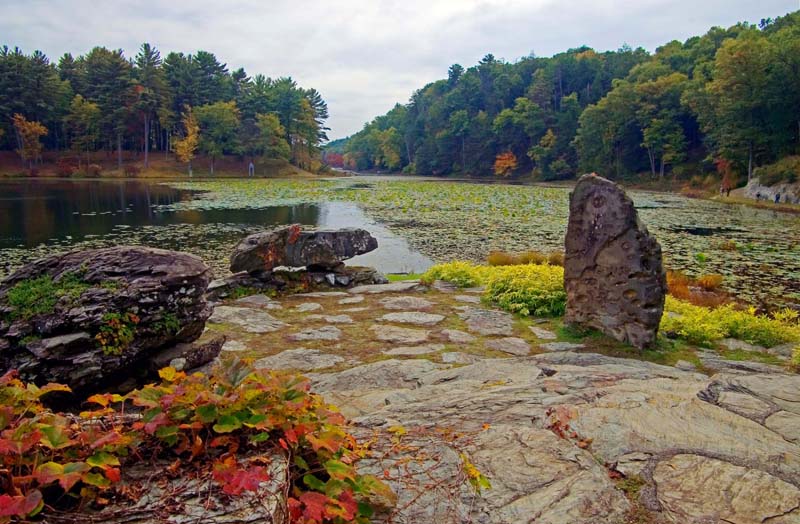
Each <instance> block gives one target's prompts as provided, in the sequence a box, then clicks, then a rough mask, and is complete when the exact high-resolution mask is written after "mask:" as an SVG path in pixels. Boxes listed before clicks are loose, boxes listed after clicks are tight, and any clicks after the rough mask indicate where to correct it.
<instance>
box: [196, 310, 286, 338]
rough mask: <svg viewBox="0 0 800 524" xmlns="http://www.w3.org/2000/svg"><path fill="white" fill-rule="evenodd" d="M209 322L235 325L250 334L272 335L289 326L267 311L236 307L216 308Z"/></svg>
mask: <svg viewBox="0 0 800 524" xmlns="http://www.w3.org/2000/svg"><path fill="white" fill-rule="evenodd" d="M208 321H209V322H210V323H212V324H235V325H237V326H240V327H241V328H243V329H244V330H245V331H247V332H248V333H272V332H275V331H278V330H280V329H283V328H285V327H286V326H288V325H289V324H287V323H286V322H283V321H281V320H278V319H277V318H275V317H273V316H272V315H270V314H269V313H267V312H266V311H262V310H260V309H251V308H247V307H234V306H217V307H215V308H214V314H213V315H211V317H210V318H209V319H208Z"/></svg>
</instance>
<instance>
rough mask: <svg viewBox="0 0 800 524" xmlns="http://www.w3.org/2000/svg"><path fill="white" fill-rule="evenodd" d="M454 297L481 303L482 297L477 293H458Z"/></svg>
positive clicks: (462, 300)
mask: <svg viewBox="0 0 800 524" xmlns="http://www.w3.org/2000/svg"><path fill="white" fill-rule="evenodd" d="M453 298H454V299H456V300H458V301H459V302H466V303H468V304H480V303H481V297H479V296H477V295H456V296H454V297H453Z"/></svg>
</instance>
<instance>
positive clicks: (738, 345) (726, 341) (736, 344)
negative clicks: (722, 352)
mask: <svg viewBox="0 0 800 524" xmlns="http://www.w3.org/2000/svg"><path fill="white" fill-rule="evenodd" d="M719 343H720V345H722V346H723V347H725V348H727V349H729V350H731V351H760V352H764V351H766V350H767V348H765V347H762V346H756V345H754V344H750V343H748V342H745V341H744V340H739V339H736V338H723V339H722V340H720V341H719Z"/></svg>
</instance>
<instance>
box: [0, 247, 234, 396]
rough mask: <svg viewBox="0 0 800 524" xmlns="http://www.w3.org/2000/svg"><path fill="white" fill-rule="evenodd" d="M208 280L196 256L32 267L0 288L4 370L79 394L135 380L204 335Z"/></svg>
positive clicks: (138, 253)
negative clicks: (164, 353) (165, 354)
mask: <svg viewBox="0 0 800 524" xmlns="http://www.w3.org/2000/svg"><path fill="white" fill-rule="evenodd" d="M209 280H210V271H209V268H208V267H207V266H206V265H205V264H204V263H203V261H202V260H200V259H199V258H197V257H195V256H192V255H188V254H185V253H178V252H174V251H166V250H161V249H151V248H144V247H115V248H108V249H97V250H89V251H75V252H71V253H66V254H60V255H55V256H51V257H48V258H44V259H41V260H38V261H36V262H33V263H31V264H28V265H26V266H24V267H22V268H21V269H20V270H18V271H17V272H16V273H14V274H12V275H11V276H10V277H9V278H7V279H6V280H5V281H3V282H2V283H0V373H2V372H5V371H6V370H9V369H17V370H19V372H20V375H21V376H22V378H24V379H25V380H28V381H32V382H36V383H45V382H59V383H62V384H67V385H68V386H70V387H71V388H73V390H76V391H81V392H88V391H93V390H97V389H98V388H101V387H103V386H106V385H108V384H109V383H110V382H112V381H117V380H125V379H126V378H129V377H131V376H136V375H138V374H140V372H142V371H144V370H146V369H147V368H149V367H150V366H149V365H148V364H147V361H148V360H149V359H153V358H155V357H156V356H157V354H158V352H159V351H160V350H162V349H168V348H171V347H172V346H175V345H176V344H178V343H187V342H192V341H194V340H195V339H197V338H198V337H199V336H200V334H201V333H202V332H203V328H204V326H205V321H206V319H207V318H208V317H209V315H210V314H211V310H210V308H209V307H208V305H207V303H206V300H205V291H206V288H207V286H208V282H209ZM219 345H221V343H220V344H219ZM217 350H218V348H217ZM202 351H203V352H205V353H209V349H208V347H205V348H203V349H202ZM187 352H191V347H190V346H183V351H182V352H179V353H180V354H178V353H175V352H173V358H181V357H183V356H184V355H185V354H186V353H187ZM210 353H213V351H211V352H210ZM213 357H214V355H211V356H210V358H213ZM187 360H188V361H190V362H192V363H195V364H196V363H198V362H197V361H198V360H203V359H198V357H197V355H194V356H191V357H189V358H188V359H187ZM200 363H202V362H200Z"/></svg>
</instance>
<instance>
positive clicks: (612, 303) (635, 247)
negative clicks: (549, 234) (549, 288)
mask: <svg viewBox="0 0 800 524" xmlns="http://www.w3.org/2000/svg"><path fill="white" fill-rule="evenodd" d="M565 243H566V254H565V262H564V286H565V288H566V291H567V309H566V316H565V320H566V321H567V322H568V323H571V324H578V325H584V326H588V327H592V328H595V329H599V330H600V331H602V332H604V333H606V334H608V335H610V336H612V337H614V338H615V339H617V340H620V341H622V342H627V343H629V344H631V345H633V346H635V347H637V348H640V349H641V348H644V347H647V346H649V345H651V344H652V343H653V342H654V341H655V338H656V333H657V331H658V325H659V322H660V321H661V315H662V313H663V310H664V295H665V293H666V276H665V273H664V268H663V265H662V260H661V246H660V245H659V244H658V242H657V241H656V239H655V238H654V237H652V236H651V235H650V234H649V233H648V232H647V228H646V227H645V226H644V224H642V223H641V222H640V221H639V217H638V214H637V213H636V209H635V208H634V206H633V201H632V200H631V199H630V198H629V197H628V195H626V194H625V192H624V191H623V190H622V189H621V188H620V187H619V186H618V185H617V184H615V183H614V182H611V181H610V180H606V179H605V178H601V177H599V176H597V175H594V174H591V175H584V176H583V177H581V179H580V180H579V181H578V184H577V185H576V186H575V189H574V191H573V192H572V193H571V195H570V203H569V224H568V226H567V237H566V242H565Z"/></svg>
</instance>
